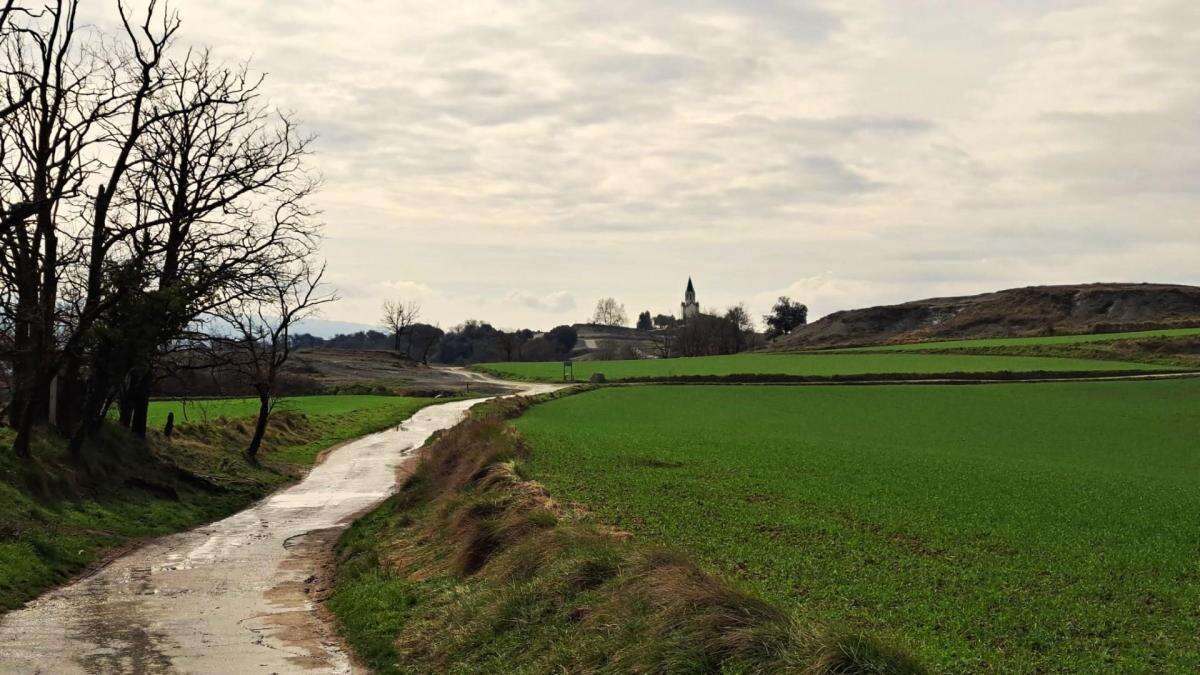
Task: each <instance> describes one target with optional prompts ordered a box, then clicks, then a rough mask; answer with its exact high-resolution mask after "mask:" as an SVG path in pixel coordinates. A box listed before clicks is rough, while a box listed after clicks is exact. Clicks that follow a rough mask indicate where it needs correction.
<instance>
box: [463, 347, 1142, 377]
mask: <svg viewBox="0 0 1200 675" xmlns="http://www.w3.org/2000/svg"><path fill="white" fill-rule="evenodd" d="M476 368H477V369H479V370H482V371H485V372H489V373H492V374H494V375H498V376H500V377H510V378H518V379H525V380H539V381H559V380H561V379H562V369H563V366H562V363H561V362H557V361H554V362H540V361H539V362H507V363H485V364H481V365H479V366H476ZM1165 368H1166V366H1160V365H1153V364H1145V363H1130V362H1124V361H1104V360H1096V359H1076V358H1057V357H1040V356H992V355H972V354H867V353H864V354H847V353H842V354H758V353H750V354H734V355H731V356H700V357H694V358H677V359H642V360H635V361H576V362H575V364H574V370H575V379H577V380H586V379H587V378H589V377H591V375H592V373H596V372H599V373H603V374H604V375H605V377H606V378H608V379H609V380H622V379H628V378H637V377H677V376H689V375H717V376H721V375H763V374H772V375H797V376H816V377H830V376H835V375H868V374H870V375H882V374H897V373H911V374H930V375H933V374H938V373H956V372H966V373H994V372H1011V373H1029V372H1037V371H1056V372H1101V371H1137V370H1147V371H1150V370H1160V369H1165Z"/></svg>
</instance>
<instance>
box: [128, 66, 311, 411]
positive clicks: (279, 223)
mask: <svg viewBox="0 0 1200 675" xmlns="http://www.w3.org/2000/svg"><path fill="white" fill-rule="evenodd" d="M171 68H172V71H173V73H174V77H172V78H171V86H170V87H169V88H168V90H167V91H166V92H165V93H164V95H162V96H160V97H159V99H158V100H159V103H160V105H164V106H169V107H171V108H172V109H174V110H179V111H183V112H182V113H181V114H178V115H173V116H171V117H169V118H168V119H165V120H164V121H163V122H162V123H161V124H157V125H155V126H153V127H152V128H150V129H148V130H147V131H146V132H145V133H144V134H142V140H141V142H140V143H139V147H138V152H139V155H138V157H139V162H138V164H137V168H136V170H135V171H133V172H132V173H134V174H135V175H134V179H133V180H132V183H133V184H134V190H133V194H132V195H131V204H130V208H131V209H132V210H133V211H134V212H135V213H136V215H137V217H138V219H139V221H140V222H141V223H142V225H141V227H142V228H143V229H144V230H145V231H146V232H147V235H146V237H145V240H146V244H145V246H146V248H147V249H148V250H146V251H143V252H142V253H143V254H144V255H147V256H149V257H150V259H151V261H152V264H153V266H154V268H155V274H156V277H157V279H156V286H157V287H156V288H155V289H154V290H153V293H154V294H155V295H156V297H157V298H158V303H159V306H160V309H161V311H160V312H159V313H158V314H157V316H156V317H155V327H156V329H157V330H158V335H157V339H156V342H157V343H158V344H167V343H169V342H170V341H171V339H173V338H174V337H176V336H178V335H180V334H181V333H183V332H184V331H185V329H186V328H187V326H188V325H189V324H191V323H192V322H193V321H194V320H195V319H196V318H197V317H199V316H201V315H202V314H204V313H206V312H211V311H214V310H216V309H217V308H218V306H219V305H220V304H221V303H223V302H226V301H227V299H228V298H229V297H231V296H230V295H229V294H228V293H224V292H222V291H223V289H226V288H236V287H242V286H246V285H249V284H251V283H252V281H253V280H254V279H265V280H269V279H271V278H273V271H272V270H273V269H275V268H281V267H287V266H288V265H291V264H294V263H296V262H298V261H300V260H303V259H304V258H306V257H307V256H308V254H309V251H310V250H311V248H312V246H313V238H314V237H315V234H316V228H315V226H314V225H312V222H311V219H310V218H309V217H308V216H311V215H312V213H311V212H309V211H308V209H307V207H306V206H305V205H306V203H307V200H308V197H309V196H310V195H311V194H312V193H313V192H314V191H315V190H316V188H317V181H316V180H315V179H314V178H312V177H311V176H309V174H308V173H307V172H306V170H305V167H304V163H303V160H304V158H305V156H306V155H307V153H308V146H309V144H310V143H311V140H312V139H311V137H307V136H301V135H300V134H299V133H298V130H297V127H296V124H295V123H294V122H293V121H292V119H291V118H290V117H289V116H287V115H286V114H283V113H280V112H277V111H274V110H272V109H271V108H269V107H268V106H266V105H264V104H263V103H261V102H260V101H259V90H260V87H261V84H262V78H261V77H254V76H251V75H250V73H249V71H248V70H247V69H246V68H245V67H244V66H243V67H240V68H237V69H229V68H224V67H221V66H219V65H216V64H214V63H213V62H212V61H211V57H210V55H209V54H208V53H207V52H201V53H189V54H188V56H187V58H186V59H184V60H183V61H181V62H176V63H173V64H172V66H171ZM272 210H273V211H274V217H266V218H264V217H263V212H264V211H268V212H269V211H272ZM143 356H144V358H143V359H142V362H141V363H140V364H138V365H137V367H136V370H135V372H133V373H131V376H130V385H129V386H128V387H127V388H126V390H125V392H124V394H123V396H122V398H121V408H122V410H121V417H120V419H121V422H122V423H123V424H126V425H128V426H129V428H130V429H131V430H132V431H133V432H134V433H135V434H138V435H144V434H145V431H146V413H147V409H148V407H149V400H150V390H151V386H152V384H153V382H154V379H155V375H154V371H155V362H156V355H155V354H145V355H143Z"/></svg>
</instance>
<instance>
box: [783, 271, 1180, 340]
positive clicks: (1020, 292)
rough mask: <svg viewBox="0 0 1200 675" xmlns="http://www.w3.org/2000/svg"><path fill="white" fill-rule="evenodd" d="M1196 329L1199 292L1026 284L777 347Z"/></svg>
mask: <svg viewBox="0 0 1200 675" xmlns="http://www.w3.org/2000/svg"><path fill="white" fill-rule="evenodd" d="M1193 326H1200V287H1196V286H1179V285H1173V284H1120V283H1115V284H1081V285H1073V286H1030V287H1027V288H1011V289H1008V290H1003V291H996V292H994V293H983V294H980V295H972V296H964V297H954V298H929V299H926V300H914V301H912V302H905V303H902V304H898V305H886V306H880V307H866V308H863V309H851V310H845V311H841V312H834V313H833V314H829V315H827V316H824V317H822V318H821V319H819V320H817V321H814V322H813V323H810V324H808V325H806V326H803V327H801V328H798V329H796V330H793V331H792V332H791V333H789V334H788V335H784V336H781V337H780V338H779V339H778V340H776V341H775V345H776V346H777V347H779V348H783V349H804V348H809V349H811V348H817V347H853V346H858V345H871V344H882V343H888V342H895V343H900V342H916V341H921V340H939V339H940V340H961V339H966V338H999V337H1020V336H1043V335H1078V334H1081V333H1112V332H1119V331H1138V330H1153V329H1161V328H1186V327H1193Z"/></svg>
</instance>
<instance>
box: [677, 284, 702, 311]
mask: <svg viewBox="0 0 1200 675" xmlns="http://www.w3.org/2000/svg"><path fill="white" fill-rule="evenodd" d="M679 313H680V314H681V315H682V317H683V320H684V321H687V320H688V319H690V318H692V317H694V316H698V315H699V314H700V303H698V302H696V289H695V287H694V286H692V278H691V277H688V285H687V290H685V291H684V292H683V302H682V303H680V305H679Z"/></svg>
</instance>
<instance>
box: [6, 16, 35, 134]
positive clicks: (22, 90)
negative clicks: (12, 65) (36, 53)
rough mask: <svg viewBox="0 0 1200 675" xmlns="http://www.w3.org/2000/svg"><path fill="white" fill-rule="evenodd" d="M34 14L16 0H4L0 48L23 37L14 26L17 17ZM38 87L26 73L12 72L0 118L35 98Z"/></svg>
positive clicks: (12, 112)
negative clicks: (34, 94) (34, 93)
mask: <svg viewBox="0 0 1200 675" xmlns="http://www.w3.org/2000/svg"><path fill="white" fill-rule="evenodd" d="M28 16H34V15H33V14H32V13H31V12H30V11H29V10H27V9H25V8H24V7H22V6H20V5H18V4H17V2H16V0H4V5H3V6H2V7H0V49H2V50H7V48H8V47H9V46H10V44H11V43H13V42H16V41H18V40H20V39H21V30H20V29H19V28H16V27H14V26H13V19H14V18H16V17H28ZM36 89H37V87H35V86H34V84H33V81H32V78H30V77H28V76H27V74H26V73H21V72H16V71H14V72H12V73H11V74H10V75H9V82H7V83H6V88H5V90H4V101H2V102H0V120H3V119H4V118H6V117H8V116H9V115H12V114H14V113H15V112H17V110H19V109H21V108H22V107H24V106H25V105H26V104H28V103H29V101H30V100H31V99H32V98H33V92H34V91H35V90H36Z"/></svg>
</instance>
